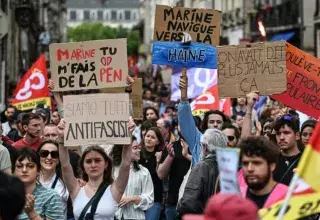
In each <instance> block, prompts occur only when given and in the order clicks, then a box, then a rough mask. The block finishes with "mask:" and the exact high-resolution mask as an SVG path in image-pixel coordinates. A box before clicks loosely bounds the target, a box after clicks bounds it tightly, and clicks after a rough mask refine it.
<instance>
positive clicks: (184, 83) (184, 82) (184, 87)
mask: <svg viewBox="0 0 320 220" xmlns="http://www.w3.org/2000/svg"><path fill="white" fill-rule="evenodd" d="M186 71H187V70H186V69H185V68H183V69H182V74H181V76H180V82H179V88H180V91H181V100H183V101H186V100H188V76H187V73H186Z"/></svg>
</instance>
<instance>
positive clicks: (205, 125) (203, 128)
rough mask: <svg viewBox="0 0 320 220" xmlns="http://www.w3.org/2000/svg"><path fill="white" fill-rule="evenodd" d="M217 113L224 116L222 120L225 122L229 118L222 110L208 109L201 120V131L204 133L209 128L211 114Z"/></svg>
mask: <svg viewBox="0 0 320 220" xmlns="http://www.w3.org/2000/svg"><path fill="white" fill-rule="evenodd" d="M212 114H215V115H220V116H221V117H222V121H223V123H225V122H226V121H227V120H228V119H227V117H226V116H225V114H223V113H222V112H221V111H219V110H210V111H207V112H206V113H205V114H204V116H203V120H202V122H201V126H200V129H201V131H202V132H203V133H204V132H205V131H206V130H207V129H208V120H209V116H210V115H212Z"/></svg>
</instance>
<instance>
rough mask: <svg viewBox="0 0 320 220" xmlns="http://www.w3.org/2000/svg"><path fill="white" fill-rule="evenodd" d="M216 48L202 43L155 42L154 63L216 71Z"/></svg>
mask: <svg viewBox="0 0 320 220" xmlns="http://www.w3.org/2000/svg"><path fill="white" fill-rule="evenodd" d="M216 54H217V52H216V48H215V47H213V46H210V45H206V44H202V43H194V42H193V43H190V44H188V45H186V44H182V43H179V42H163V41H155V42H153V48H152V63H153V64H160V65H168V66H179V67H185V68H191V67H199V68H208V69H216V68H217V57H216Z"/></svg>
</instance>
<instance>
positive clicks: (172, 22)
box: [153, 5, 221, 45]
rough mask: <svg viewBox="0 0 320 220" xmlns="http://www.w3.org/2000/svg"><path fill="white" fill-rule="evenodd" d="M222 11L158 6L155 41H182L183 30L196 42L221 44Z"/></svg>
mask: <svg viewBox="0 0 320 220" xmlns="http://www.w3.org/2000/svg"><path fill="white" fill-rule="evenodd" d="M220 21H221V12H220V11H216V10H213V9H193V8H182V7H174V8H171V7H169V6H166V5H157V6H156V16H155V29H154V34H153V40H154V41H179V42H181V41H182V38H183V36H184V34H183V32H186V33H188V34H190V36H191V38H192V40H193V41H195V42H199V43H205V44H211V45H219V39H220Z"/></svg>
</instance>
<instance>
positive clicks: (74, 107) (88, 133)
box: [63, 93, 131, 146]
mask: <svg viewBox="0 0 320 220" xmlns="http://www.w3.org/2000/svg"><path fill="white" fill-rule="evenodd" d="M63 103H64V117H65V120H66V123H67V124H66V129H65V136H64V137H65V145H66V146H78V145H94V144H130V139H131V138H130V133H129V131H128V128H127V126H128V121H129V116H130V112H129V95H128V94H126V93H122V94H121V93H118V94H89V95H70V96H64V97H63Z"/></svg>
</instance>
